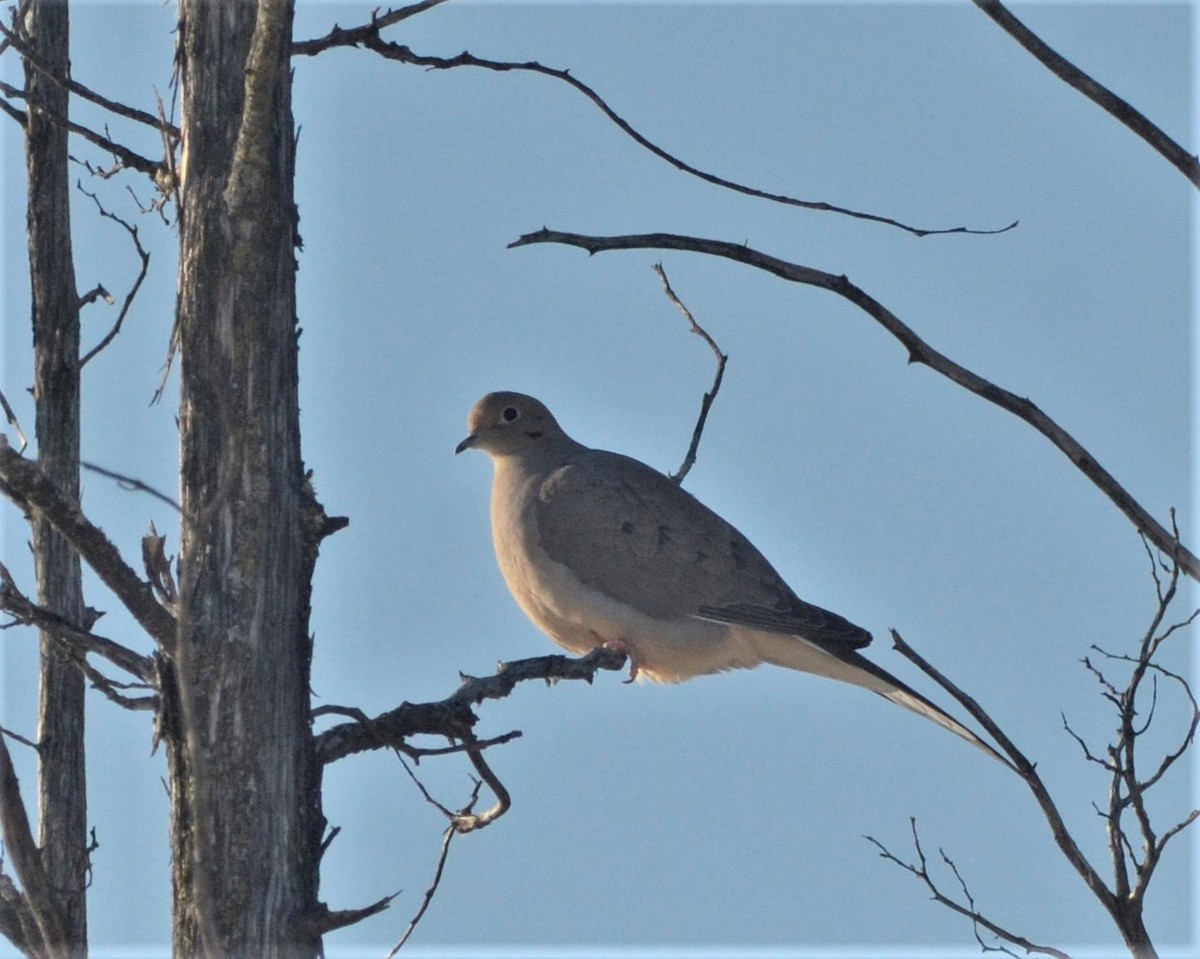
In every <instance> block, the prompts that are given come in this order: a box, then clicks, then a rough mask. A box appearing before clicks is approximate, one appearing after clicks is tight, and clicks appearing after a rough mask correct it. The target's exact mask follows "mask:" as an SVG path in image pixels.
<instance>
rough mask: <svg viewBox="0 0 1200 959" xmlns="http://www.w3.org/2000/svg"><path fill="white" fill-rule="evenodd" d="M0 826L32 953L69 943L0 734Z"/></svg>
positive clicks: (56, 948) (55, 897)
mask: <svg viewBox="0 0 1200 959" xmlns="http://www.w3.org/2000/svg"><path fill="white" fill-rule="evenodd" d="M0 827H2V828H3V832H4V848H5V849H6V850H7V851H8V854H9V856H10V857H11V858H12V863H13V868H14V869H15V870H16V873H17V878H18V879H19V880H20V881H21V886H22V889H23V890H24V892H23V894H22V895H21V900H23V901H24V903H25V904H26V906H27V907H28V911H29V914H30V915H31V916H32V918H33V920H34V922H33V925H32V927H30V928H24V929H23V932H24V933H26V934H27V935H31V936H33V935H36V939H35V941H34V942H33V943H31V944H32V945H34V946H35V948H34V950H32V951H33V952H34V954H36V955H51V954H54V953H56V952H57V950H58V949H61V948H63V947H64V945H65V944H66V943H67V942H69V941H70V940H69V937H68V935H67V920H66V916H65V915H64V914H63V910H62V906H61V904H60V903H59V899H58V895H57V893H56V892H55V889H54V887H53V885H52V884H51V882H50V878H49V876H47V875H46V869H45V867H44V865H43V864H42V854H41V850H40V849H38V845H37V843H36V842H35V841H34V838H33V830H32V829H31V828H30V825H29V816H28V815H27V814H26V812H25V803H24V800H22V799H21V787H20V784H19V783H18V782H17V774H16V771H15V770H14V769H13V764H12V757H11V756H10V755H9V752H8V744H7V743H5V742H4V737H3V736H0Z"/></svg>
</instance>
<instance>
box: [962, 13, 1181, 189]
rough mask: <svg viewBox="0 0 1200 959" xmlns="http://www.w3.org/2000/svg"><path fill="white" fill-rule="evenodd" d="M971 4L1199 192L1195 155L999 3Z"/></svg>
mask: <svg viewBox="0 0 1200 959" xmlns="http://www.w3.org/2000/svg"><path fill="white" fill-rule="evenodd" d="M974 3H975V6H977V7H979V9H980V10H982V11H983V12H984V13H985V14H987V15H988V16H989V17H990V18H991V19H992V20H993V21H994V22H995V23H996V24H997V25H998V26H999V27H1000V29H1001V30H1003V31H1004V32H1005V33H1007V34H1008V35H1009V36H1010V37H1012V38H1013V39H1014V40H1016V41H1017V43H1019V44H1020V45H1021V46H1022V47H1024V48H1025V49H1026V50H1028V51H1029V52H1030V53H1031V54H1033V56H1034V57H1035V58H1036V59H1037V60H1038V62H1039V63H1041V64H1042V65H1043V66H1044V67H1046V69H1048V70H1049V71H1050V72H1051V73H1053V74H1054V75H1055V76H1056V77H1058V78H1059V79H1060V80H1062V81H1063V82H1064V83H1066V84H1067V85H1068V86H1071V87H1074V88H1075V89H1076V90H1078V91H1079V92H1080V93H1082V94H1083V95H1084V96H1085V97H1087V98H1088V99H1089V100H1091V101H1092V102H1093V103H1095V104H1096V105H1097V106H1098V107H1100V109H1101V110H1103V111H1104V112H1105V113H1108V114H1109V115H1110V116H1112V117H1114V118H1115V119H1116V120H1118V121H1119V122H1120V123H1122V124H1124V125H1125V126H1126V127H1128V128H1129V129H1130V130H1132V131H1133V132H1134V133H1136V134H1137V135H1138V136H1139V137H1141V138H1142V139H1143V140H1145V141H1146V142H1147V143H1148V144H1150V146H1151V147H1153V148H1154V149H1155V151H1157V152H1158V153H1159V154H1160V155H1161V156H1162V157H1163V158H1164V159H1166V161H1167V162H1168V163H1170V164H1171V165H1172V166H1173V167H1175V168H1176V169H1177V170H1178V171H1179V172H1180V173H1182V174H1183V175H1184V176H1185V177H1187V178H1188V180H1189V181H1191V184H1192V186H1194V187H1197V188H1200V160H1197V158H1196V155H1195V154H1192V153H1188V152H1187V150H1185V149H1184V148H1183V147H1182V146H1180V145H1179V144H1178V143H1177V142H1176V141H1175V140H1173V139H1172V138H1171V137H1169V136H1167V134H1166V133H1164V132H1163V131H1162V130H1161V129H1160V128H1159V127H1158V126H1157V125H1155V124H1154V123H1153V122H1151V121H1150V119H1149V118H1147V117H1146V116H1145V115H1144V114H1143V113H1141V112H1140V111H1139V110H1137V109H1136V108H1134V107H1133V105H1132V104H1130V103H1128V102H1127V101H1126V100H1124V99H1122V98H1121V97H1119V96H1117V94H1115V93H1113V91H1112V90H1110V89H1108V87H1106V86H1104V84H1102V83H1098V82H1097V81H1096V80H1093V79H1092V78H1091V77H1090V76H1089V75H1088V74H1086V73H1084V72H1083V71H1082V70H1080V69H1079V68H1078V67H1077V66H1075V64H1073V63H1071V61H1070V60H1067V59H1066V58H1065V57H1063V56H1062V55H1061V54H1059V53H1057V52H1056V51H1055V50H1053V49H1052V48H1051V47H1050V46H1049V45H1048V44H1047V43H1046V42H1045V41H1044V40H1042V39H1041V37H1039V36H1038V35H1037V34H1036V33H1034V32H1033V31H1032V30H1030V29H1029V28H1028V27H1027V26H1025V24H1024V23H1022V22H1021V21H1020V20H1018V19H1017V18H1016V17H1014V16H1013V15H1012V13H1011V12H1010V11H1009V10H1008V8H1007V7H1005V6H1004V4H1002V3H1000V0H974Z"/></svg>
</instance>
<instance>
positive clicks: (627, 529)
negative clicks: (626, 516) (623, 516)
mask: <svg viewBox="0 0 1200 959" xmlns="http://www.w3.org/2000/svg"><path fill="white" fill-rule="evenodd" d="M635 529H636V527H634V525H633V524H632V523H631V522H629V520H625V522H624V523H622V524H621V532H622V533H624V534H625V535H626V536H632V535H633V534H634V531H635Z"/></svg>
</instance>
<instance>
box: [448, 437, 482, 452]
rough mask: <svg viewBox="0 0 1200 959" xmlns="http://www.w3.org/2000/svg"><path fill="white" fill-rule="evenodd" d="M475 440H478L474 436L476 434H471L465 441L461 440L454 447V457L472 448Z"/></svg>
mask: <svg viewBox="0 0 1200 959" xmlns="http://www.w3.org/2000/svg"><path fill="white" fill-rule="evenodd" d="M477 439H478V436H476V434H474V433H472V434H471V435H470V436H468V437H467V438H466V439H465V440H463V441H462V442H461V443H459V444H458V445H457V446H456V447H454V455H455V456H457V455H458V454H459V453H461V452H462V451H463V450H469V449H470V448H471V447H472V446H474V445H475V441H476V440H477Z"/></svg>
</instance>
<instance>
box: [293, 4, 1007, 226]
mask: <svg viewBox="0 0 1200 959" xmlns="http://www.w3.org/2000/svg"><path fill="white" fill-rule="evenodd" d="M340 46H351V47H358V46H362V47H365V48H366V49H368V50H371V51H372V52H374V53H377V54H379V55H380V56H381V57H383V58H385V59H387V60H395V61H397V62H399V63H407V64H412V65H414V66H421V67H427V68H429V69H430V70H451V69H453V68H455V67H478V68H480V69H483V70H492V71H495V72H497V73H510V72H520V73H536V74H539V75H541V76H544V77H552V78H554V79H555V80H561V81H562V82H563V83H565V84H567V85H568V86H571V87H573V88H574V89H575V90H576V91H578V92H579V93H581V94H583V95H584V96H585V97H587V98H588V99H589V100H591V102H592V103H593V104H594V105H595V106H596V108H597V109H599V110H600V112H601V113H603V114H604V115H605V116H606V117H608V119H609V120H611V121H612V122H613V123H614V124H615V125H616V126H617V128H618V129H620V131H621V132H622V133H624V134H625V135H626V136H627V137H629V138H630V139H631V140H633V141H634V142H635V143H637V144H638V146H640V147H642V148H643V149H645V150H649V151H650V152H651V153H653V154H654V155H655V156H656V157H658V158H659V159H660V160H665V161H666V162H667V163H669V164H671V166H673V167H675V169H677V170H679V171H681V172H683V173H686V174H688V175H689V176H694V177H696V178H697V179H700V180H703V181H704V182H706V183H711V184H713V185H714V186H719V187H721V188H723V189H726V190H732V191H733V192H734V193H741V194H743V195H745V196H751V197H754V198H756V199H759V200H769V201H770V202H772V203H782V204H784V205H786V206H794V207H800V208H801V209H805V210H815V211H818V212H822V213H839V214H841V215H842V216H848V217H851V218H853V219H856V220H867V221H869V222H872V223H881V224H884V225H885V226H892V227H896V228H897V229H900V230H904V231H905V232H906V233H911V234H912V235H913V236H933V235H936V234H945V233H971V234H976V235H991V234H995V233H1005V232H1007V231H1008V230H1011V229H1013V228H1014V227H1016V226H1017V222H1018V221H1016V220H1013V222H1012V223H1009V224H1008V225H1007V226H1003V227H999V228H996V229H990V230H979V229H973V228H971V227H966V226H955V227H945V228H926V227H916V226H912V225H910V224H907V223H902V222H901V221H900V220H895V219H893V218H892V217H889V216H881V215H879V214H876V213H866V212H864V211H862V210H853V209H850V208H848V207H844V206H837V205H836V204H833V203H825V202H823V201H819V200H801V199H799V198H797V197H793V196H787V195H786V194H782V193H771V192H769V191H767V190H759V189H757V188H756V187H752V186H747V185H746V184H744V183H738V182H736V181H735V180H727V179H726V178H725V177H721V176H717V175H716V174H714V173H708V172H706V171H704V170H701V169H700V168H698V167H694V166H692V165H691V164H690V163H686V162H684V161H683V160H681V159H679V158H678V157H677V156H675V155H674V154H671V153H668V152H667V151H666V150H664V149H663V148H662V147H660V146H659V145H658V144H656V143H654V142H653V141H651V140H650V139H648V138H647V137H645V136H643V135H642V134H641V133H639V132H638V131H637V130H636V129H635V128H634V127H633V126H632V125H631V124H630V123H629V121H627V120H626V119H624V117H622V116H621V115H620V114H619V113H617V112H616V110H614V109H613V108H612V107H610V106H609V105H608V104H607V103H606V102H605V100H604V98H603V97H601V96H600V94H599V93H597V92H596V91H595V90H594V89H592V87H590V86H588V85H587V84H586V83H584V82H583V81H582V80H578V79H576V78H575V77H574V76H572V75H571V72H570V71H569V70H558V69H555V68H554V67H547V66H545V65H543V64H541V63H538V62H537V61H536V60H530V61H526V62H524V63H517V62H513V61H507V60H488V59H485V58H483V57H477V56H475V55H474V54H471V53H468V52H467V51H465V50H464V51H463V52H462V53H460V54H458V55H457V56H454V57H437V56H428V55H425V54H420V53H415V52H414V51H413V50H412V49H411V48H409V47H408V46H406V45H404V44H400V43H391V42H389V41H386V40H384V39H383V38H382V37H380V35H379V28H378V26H377V24H376V22H372V23H370V24H365V25H363V26H361V27H356V28H354V29H352V30H342V29H340V28H338V27H335V28H334V29H333V30H332V31H330V33H328V34H327V35H326V36H324V37H321V38H320V39H317V40H303V41H300V42H298V43H294V44H292V54H293V55H305V56H314V55H316V54H317V53H320V52H322V51H323V50H328V49H329V48H330V47H340Z"/></svg>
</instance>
